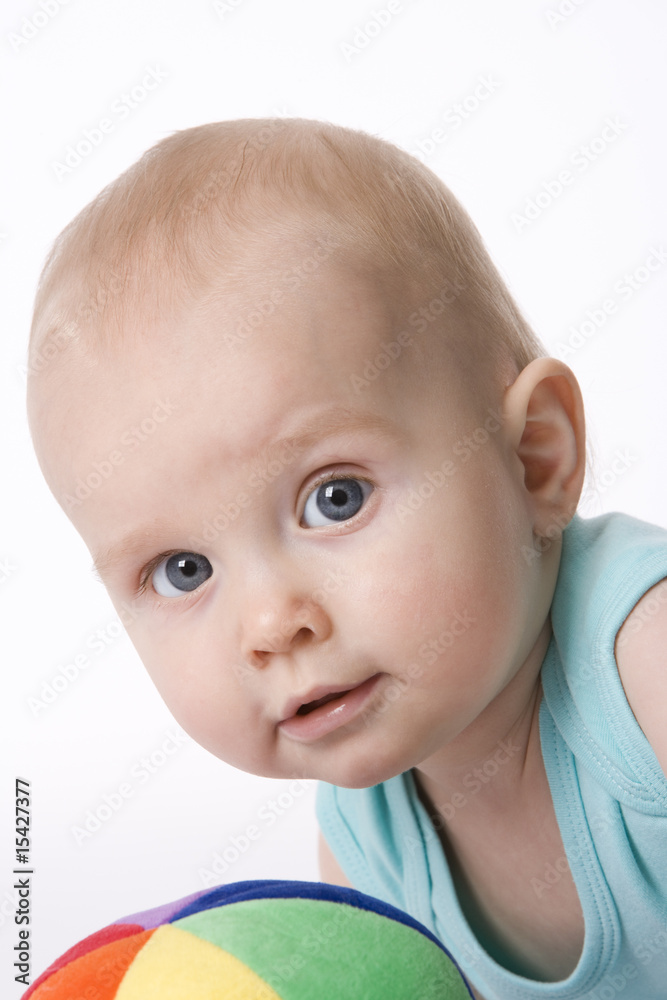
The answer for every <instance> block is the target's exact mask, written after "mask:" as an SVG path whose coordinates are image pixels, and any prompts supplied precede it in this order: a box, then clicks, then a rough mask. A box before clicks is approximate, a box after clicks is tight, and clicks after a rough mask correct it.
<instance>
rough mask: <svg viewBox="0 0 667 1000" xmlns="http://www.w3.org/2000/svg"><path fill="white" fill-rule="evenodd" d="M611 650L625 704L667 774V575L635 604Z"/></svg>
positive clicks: (666, 775) (666, 774)
mask: <svg viewBox="0 0 667 1000" xmlns="http://www.w3.org/2000/svg"><path fill="white" fill-rule="evenodd" d="M614 652H615V654H616V663H617V664H618V673H619V676H620V678H621V683H622V684H623V689H624V691H625V696H626V698H627V699H628V704H629V705H630V708H631V709H632V711H633V713H634V716H635V718H636V720H637V722H638V723H639V725H640V726H641V729H642V730H643V732H644V735H645V736H646V738H647V740H648V741H649V743H650V744H651V746H652V747H653V751H654V753H655V755H656V757H657V759H658V763H659V764H660V767H661V768H662V770H663V772H664V774H665V777H667V726H666V725H665V723H666V722H667V578H666V579H664V580H661V581H660V583H657V584H656V585H655V586H654V587H651V589H650V590H647V591H646V593H645V594H644V596H643V597H642V599H641V600H640V601H639V602H638V603H637V604H636V605H635V607H634V608H633V610H632V612H631V614H629V615H628V617H627V618H626V619H625V621H624V622H623V625H622V626H621V628H620V630H619V632H618V635H617V636H616V645H615V649H614Z"/></svg>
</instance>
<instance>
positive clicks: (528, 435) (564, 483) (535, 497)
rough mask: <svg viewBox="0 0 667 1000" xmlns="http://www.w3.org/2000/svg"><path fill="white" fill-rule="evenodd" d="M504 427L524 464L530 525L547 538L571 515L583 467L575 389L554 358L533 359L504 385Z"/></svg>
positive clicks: (566, 371)
mask: <svg viewBox="0 0 667 1000" xmlns="http://www.w3.org/2000/svg"><path fill="white" fill-rule="evenodd" d="M503 415H504V418H505V430H506V434H507V436H508V439H509V441H510V444H511V446H512V447H513V449H514V451H515V452H516V455H517V456H518V458H519V460H520V462H521V463H522V465H523V468H524V487H525V489H526V491H527V492H528V494H529V495H530V501H531V504H532V508H533V530H534V531H535V532H536V534H538V535H542V536H546V535H549V537H553V532H554V530H555V529H558V528H560V529H562V528H564V527H565V526H566V524H568V522H569V521H570V519H571V518H572V516H573V514H574V512H575V510H576V507H577V503H578V501H579V496H580V494H581V488H582V486H583V482H584V474H585V471H586V433H585V422H584V406H583V401H582V398H581V390H580V389H579V383H578V382H577V380H576V378H575V376H574V373H573V372H572V371H571V370H570V369H569V368H568V367H567V365H564V364H563V362H562V361H557V360H556V358H536V359H535V360H534V361H531V362H530V364H529V365H527V366H526V367H525V368H524V369H523V371H522V372H520V374H519V376H518V377H517V379H516V381H515V382H514V383H513V384H512V385H511V386H510V387H509V389H507V390H506V392H505V396H504V400H503Z"/></svg>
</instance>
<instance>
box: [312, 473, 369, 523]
mask: <svg viewBox="0 0 667 1000" xmlns="http://www.w3.org/2000/svg"><path fill="white" fill-rule="evenodd" d="M372 489H373V487H372V485H371V484H370V483H367V482H366V480H364V479H352V478H349V479H348V478H343V479H329V480H327V482H324V483H319V484H318V485H317V486H316V487H315V489H314V490H313V492H312V493H311V494H310V496H309V497H308V499H307V500H306V506H305V507H304V511H303V520H304V521H305V522H306V527H308V528H318V527H321V526H322V525H325V524H331V523H332V521H333V522H335V521H348V520H349V519H350V518H351V517H354V515H355V514H357V513H358V512H359V511H360V510H361V508H362V506H363V503H364V500H366V499H367V498H368V496H369V495H370V493H371V491H372Z"/></svg>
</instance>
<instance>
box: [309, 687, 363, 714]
mask: <svg viewBox="0 0 667 1000" xmlns="http://www.w3.org/2000/svg"><path fill="white" fill-rule="evenodd" d="M350 690H351V689H350ZM347 693H348V692H347V691H334V692H333V693H332V694H326V695H325V696H324V698H317V699H316V700H315V701H309V702H306V704H305V705H301V706H300V707H299V708H297V710H296V715H308V714H309V713H310V712H313V711H314V710H315V709H316V708H319V707H320V705H326V704H327V702H328V701H335V700H336V698H342V696H343V695H344V694H347Z"/></svg>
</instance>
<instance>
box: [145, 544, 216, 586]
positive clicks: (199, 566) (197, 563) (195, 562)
mask: <svg viewBox="0 0 667 1000" xmlns="http://www.w3.org/2000/svg"><path fill="white" fill-rule="evenodd" d="M212 573H213V567H212V566H211V564H210V562H209V561H208V559H207V558H206V556H201V555H198V554H197V553H196V552H177V553H176V554H175V555H173V556H167V558H166V559H163V560H162V562H161V563H160V564H159V565H158V566H157V567H156V569H155V571H154V573H153V580H152V582H153V589H154V590H155V591H156V592H157V593H158V594H160V596H161V597H181V596H182V594H184V593H187V592H188V591H191V590H196V589H197V587H201V585H202V583H205V582H206V580H208V578H209V577H210V576H211V575H212Z"/></svg>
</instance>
